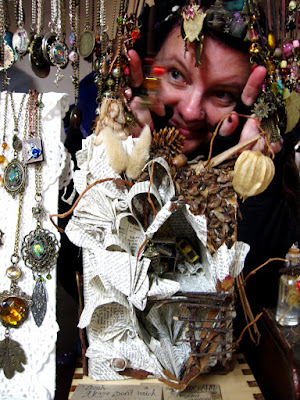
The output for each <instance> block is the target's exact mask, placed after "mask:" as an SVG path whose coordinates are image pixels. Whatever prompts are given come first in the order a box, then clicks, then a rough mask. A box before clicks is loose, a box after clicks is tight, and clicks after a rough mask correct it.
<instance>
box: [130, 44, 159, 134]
mask: <svg viewBox="0 0 300 400" xmlns="http://www.w3.org/2000/svg"><path fill="white" fill-rule="evenodd" d="M128 56H129V69H130V81H129V83H130V87H131V88H133V90H132V89H131V88H128V89H126V91H125V96H126V97H127V98H128V99H131V102H130V107H131V110H132V112H133V113H134V114H135V116H136V118H137V124H136V126H134V127H133V128H131V133H132V134H133V135H134V136H139V134H140V132H141V131H142V128H143V127H144V126H145V125H149V127H150V129H151V130H153V129H154V126H153V121H152V116H151V113H150V110H151V111H153V112H155V113H156V114H157V115H158V116H164V115H165V107H164V105H163V104H162V103H158V102H157V100H156V99H155V98H154V96H152V95H149V97H150V103H151V107H150V109H149V107H147V106H145V101H144V100H143V99H142V98H141V97H139V96H134V97H132V93H133V91H134V89H136V88H139V87H140V86H142V84H143V82H144V77H143V68H142V62H141V60H140V57H139V55H138V53H137V52H136V51H135V50H129V52H128Z"/></svg>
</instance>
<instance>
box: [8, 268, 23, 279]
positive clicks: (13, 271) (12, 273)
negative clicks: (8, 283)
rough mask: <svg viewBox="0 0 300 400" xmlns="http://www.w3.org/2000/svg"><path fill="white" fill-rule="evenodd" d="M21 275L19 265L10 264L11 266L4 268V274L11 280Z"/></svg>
mask: <svg viewBox="0 0 300 400" xmlns="http://www.w3.org/2000/svg"><path fill="white" fill-rule="evenodd" d="M21 275H22V272H21V270H20V268H19V267H17V266H15V265H12V266H11V267H8V268H7V270H6V276H7V277H8V278H9V279H11V280H12V281H16V280H17V279H19V278H20V276H21Z"/></svg>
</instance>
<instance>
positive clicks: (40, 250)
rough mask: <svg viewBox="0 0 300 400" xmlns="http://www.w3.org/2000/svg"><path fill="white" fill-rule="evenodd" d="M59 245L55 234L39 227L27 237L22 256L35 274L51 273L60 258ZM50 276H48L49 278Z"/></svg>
mask: <svg viewBox="0 0 300 400" xmlns="http://www.w3.org/2000/svg"><path fill="white" fill-rule="evenodd" d="M58 251H59V243H58V241H57V239H56V236H55V235H54V233H52V232H50V231H49V230H47V229H43V228H41V227H40V226H38V227H37V228H36V229H35V230H34V231H31V232H29V234H28V235H26V236H25V238H24V240H23V244H22V250H21V254H22V257H23V261H24V263H25V265H26V266H27V267H28V268H30V269H31V270H32V272H33V273H34V274H37V275H41V274H42V273H43V272H47V271H50V269H51V268H52V266H54V264H55V263H56V260H57V258H58ZM48 277H49V276H47V278H48Z"/></svg>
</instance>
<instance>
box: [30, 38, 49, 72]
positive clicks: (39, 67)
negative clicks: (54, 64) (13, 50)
mask: <svg viewBox="0 0 300 400" xmlns="http://www.w3.org/2000/svg"><path fill="white" fill-rule="evenodd" d="M42 43H43V36H42V35H35V37H34V39H33V40H32V42H31V44H30V47H29V60H30V63H31V68H32V71H33V72H34V73H35V75H37V76H38V77H39V78H46V77H47V76H48V75H49V73H50V65H49V64H48V63H47V61H46V60H45V59H44V57H43V52H42Z"/></svg>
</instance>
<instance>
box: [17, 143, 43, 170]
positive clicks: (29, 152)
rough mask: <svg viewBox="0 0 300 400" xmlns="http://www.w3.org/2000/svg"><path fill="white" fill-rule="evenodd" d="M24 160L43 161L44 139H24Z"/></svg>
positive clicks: (27, 162) (28, 162) (30, 161)
mask: <svg viewBox="0 0 300 400" xmlns="http://www.w3.org/2000/svg"><path fill="white" fill-rule="evenodd" d="M22 152H23V160H24V163H25V164H31V163H35V162H39V161H43V149H42V141H41V139H40V138H39V137H33V138H31V139H27V140H24V141H23V148H22Z"/></svg>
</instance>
